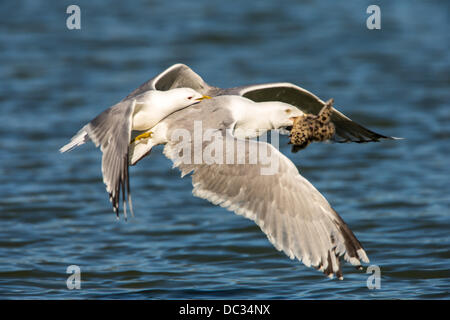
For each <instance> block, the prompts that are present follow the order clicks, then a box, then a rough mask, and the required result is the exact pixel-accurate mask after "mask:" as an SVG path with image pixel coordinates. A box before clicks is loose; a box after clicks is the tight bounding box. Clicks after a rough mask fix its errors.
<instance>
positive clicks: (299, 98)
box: [226, 82, 395, 142]
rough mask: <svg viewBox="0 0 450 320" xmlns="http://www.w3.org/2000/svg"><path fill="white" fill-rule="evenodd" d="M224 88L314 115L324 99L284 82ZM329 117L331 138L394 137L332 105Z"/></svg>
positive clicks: (345, 139)
mask: <svg viewBox="0 0 450 320" xmlns="http://www.w3.org/2000/svg"><path fill="white" fill-rule="evenodd" d="M226 91H227V92H228V93H227V94H237V95H241V96H244V97H246V98H248V99H250V100H253V101H256V102H261V101H282V102H285V103H288V104H291V105H294V106H296V107H297V108H299V109H300V110H302V111H303V112H305V113H311V114H315V115H317V114H318V113H319V111H320V110H321V109H322V107H323V106H324V105H325V102H324V101H322V100H321V99H319V98H318V97H317V96H315V95H314V94H312V93H311V92H309V91H307V90H305V89H303V88H301V87H299V86H296V85H294V84H292V83H288V82H285V83H266V84H260V85H250V86H243V87H237V88H231V89H227V90H226ZM331 121H332V122H333V124H334V126H335V128H336V134H335V137H334V141H335V142H371V141H379V140H380V139H395V138H393V137H389V136H385V135H382V134H379V133H376V132H373V131H371V130H369V129H367V128H365V127H363V126H362V125H360V124H358V123H356V122H354V121H353V120H351V119H349V118H348V117H347V116H345V115H344V114H343V113H341V112H339V111H338V110H336V109H335V108H333V111H332V114H331Z"/></svg>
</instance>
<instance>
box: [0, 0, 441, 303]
mask: <svg viewBox="0 0 450 320" xmlns="http://www.w3.org/2000/svg"><path fill="white" fill-rule="evenodd" d="M70 4H78V5H79V6H80V8H81V26H82V29H81V30H73V31H70V30H68V29H67V28H66V18H67V17H68V15H67V14H66V8H67V6H68V5H70ZM370 4H378V5H379V6H380V8H381V19H382V21H381V27H382V29H381V30H368V29H367V28H366V19H367V17H368V14H367V13H366V8H367V7H368V6H369V5H370ZM449 21H450V18H449V5H448V3H447V2H445V1H426V2H424V1H406V0H399V1H382V2H380V1H376V2H373V1H347V2H344V1H340V2H337V1H302V2H297V1H294V0H291V1H264V0H259V1H218V0H204V1H195V2H194V1H156V0H155V1H144V0H142V1H117V2H110V1H76V3H74V2H73V1H2V2H1V4H0V65H1V66H0V84H1V85H0V111H1V116H0V194H1V198H0V219H1V221H0V230H1V231H0V297H1V298H187V299H189V298H237V299H247V298H258V299H271V298H278V299H299V298H313V299H316V298H319V299H329V298H343V299H372V298H376V299H390V298H444V299H448V298H449V288H450V286H449V281H448V279H449V277H450V272H449V262H450V261H449V260H450V259H449V258H450V254H449V250H448V248H449V244H450V237H449V204H450V201H449V192H450V188H449V177H450V169H449V160H448V154H449V152H450V145H449V136H450V109H449V100H450V91H449V88H450V79H449V70H450V53H449V35H448V31H449ZM177 62H182V63H185V64H188V65H190V66H191V67H192V68H193V69H194V70H195V71H197V72H198V73H199V74H200V75H202V76H203V77H204V78H205V80H206V81H208V82H209V83H211V84H213V85H216V86H221V87H231V86H237V85H241V84H247V83H261V82H274V81H290V82H293V83H296V84H298V85H300V86H302V87H304V88H306V89H308V90H310V91H312V92H313V93H315V94H317V95H318V96H319V97H321V98H322V99H324V100H325V99H328V98H331V97H332V98H334V99H335V103H336V106H337V107H338V108H339V109H340V110H341V111H343V112H344V113H346V114H347V115H348V116H350V117H352V118H353V119H355V120H357V121H359V122H361V123H363V124H364V125H366V126H368V127H369V128H371V129H373V130H375V131H379V132H381V133H384V134H388V135H394V136H400V137H405V138H406V139H405V140H403V141H385V142H381V143H371V144H314V145H311V146H310V147H308V148H307V149H306V150H305V151H304V152H300V153H298V154H290V153H289V148H288V146H287V145H284V144H282V148H281V151H283V152H284V153H286V154H287V155H288V156H289V157H290V158H291V159H292V161H294V163H295V164H296V165H297V166H298V167H299V170H300V172H301V174H302V175H304V176H305V177H306V178H307V179H309V180H310V181H311V182H312V183H313V184H314V185H315V186H316V187H317V188H318V189H319V191H321V192H322V193H323V194H324V195H325V196H326V198H327V199H328V200H329V202H330V203H331V204H332V205H333V206H334V207H335V209H336V210H337V211H338V212H339V213H340V214H341V215H342V217H343V218H344V219H345V220H346V222H347V223H348V224H349V225H350V227H351V228H352V230H353V231H354V232H355V234H356V235H357V236H358V238H359V239H360V240H361V242H362V243H363V245H364V247H365V248H366V251H367V253H368V255H369V257H370V259H371V264H375V265H378V266H380V267H381V272H382V281H381V289H379V290H369V289H367V287H366V280H367V278H368V276H369V275H368V274H365V273H364V272H359V271H355V270H354V268H352V267H348V266H347V267H346V268H345V269H344V276H345V280H344V281H336V280H329V279H327V278H325V277H323V275H322V274H321V273H319V272H317V271H315V270H311V269H309V268H306V267H304V266H303V265H302V264H301V263H299V262H297V261H291V260H289V258H287V257H286V256H284V255H283V254H282V253H280V252H277V251H276V250H275V249H274V248H273V247H272V245H271V244H270V243H269V242H268V241H267V239H266V237H265V236H264V234H263V233H262V232H261V231H260V230H259V228H258V227H257V226H256V225H254V224H253V223H252V222H251V221H249V220H246V219H244V218H242V217H239V216H236V215H234V214H233V213H230V212H228V211H225V210H224V209H222V208H219V207H215V206H213V205H211V204H209V203H208V202H206V201H204V200H201V199H197V198H194V197H192V195H191V182H190V179H189V178H185V179H180V178H179V172H178V171H177V170H171V163H170V162H169V161H168V160H166V159H165V158H164V157H163V156H162V154H161V153H160V152H159V151H161V148H158V152H153V153H152V155H151V156H150V157H149V158H147V159H144V160H143V161H142V162H141V163H139V165H138V166H136V167H133V168H132V169H131V185H132V189H133V196H134V206H135V211H136V217H135V218H134V219H130V220H129V221H128V222H127V223H125V222H124V221H123V220H121V221H119V222H117V221H116V220H115V216H114V214H113V213H112V211H111V208H110V204H109V202H108V197H107V194H106V192H105V189H104V186H103V183H102V179H101V170H100V161H101V157H100V151H99V150H97V149H95V148H94V147H93V146H92V144H90V145H87V146H84V147H83V148H81V149H78V150H76V151H73V152H71V153H70V154H64V155H61V154H59V153H58V149H59V147H61V146H62V145H63V144H65V143H66V142H67V141H68V140H69V138H70V137H71V136H72V135H73V134H74V133H76V131H77V130H78V129H79V128H80V127H81V126H82V125H83V124H84V123H86V122H87V121H89V120H90V119H91V118H93V117H94V116H95V115H97V114H98V113H99V112H101V111H102V110H104V109H106V108H107V107H109V106H110V105H112V104H114V103H116V102H117V101H118V100H120V99H122V98H123V97H124V96H126V95H127V94H128V93H129V92H131V91H132V90H133V89H134V88H135V87H137V86H138V85H139V84H141V83H142V82H144V81H146V80H147V79H149V78H151V77H153V76H154V75H156V74H157V73H159V72H161V71H162V70H163V69H165V68H166V67H168V66H170V65H172V64H174V63H177ZM71 264H76V265H79V266H80V268H81V272H82V274H81V277H82V288H81V290H75V291H69V290H68V289H67V288H66V283H65V281H66V278H67V276H68V275H67V274H66V273H65V271H66V268H67V266H69V265H71Z"/></svg>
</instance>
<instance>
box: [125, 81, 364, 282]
mask: <svg viewBox="0 0 450 320" xmlns="http://www.w3.org/2000/svg"><path fill="white" fill-rule="evenodd" d="M184 85H185V84H184ZM304 115H305V114H304V113H303V111H301V110H300V109H298V108H296V107H295V106H292V105H289V104H286V103H283V102H279V101H275V102H254V101H252V100H250V99H247V98H245V97H241V96H233V95H223V96H217V97H214V98H212V99H208V100H203V101H201V102H200V103H198V104H195V105H192V106H190V107H188V108H185V109H181V110H179V111H176V112H174V113H172V114H171V115H169V116H168V117H166V118H165V119H163V120H161V121H159V122H158V124H157V125H156V126H154V127H153V128H152V129H151V131H152V133H153V134H152V135H151V137H145V138H143V139H140V140H136V141H133V143H132V144H131V145H130V164H132V165H134V164H136V163H137V162H138V161H139V160H141V159H142V158H143V157H144V156H145V155H146V154H147V153H148V152H150V150H151V149H152V148H153V147H154V146H156V145H164V149H163V153H164V155H165V156H166V157H167V158H169V159H170V160H172V162H173V164H174V167H177V168H178V169H179V170H180V171H181V176H182V177H184V176H186V175H188V174H191V178H192V185H193V191H192V192H193V194H194V196H197V197H200V198H203V199H206V200H208V201H210V202H211V203H213V204H214V205H219V206H221V207H224V208H226V209H228V210H230V211H234V212H235V213H236V214H238V215H242V216H244V217H246V218H248V219H251V220H253V221H254V222H255V223H256V224H257V225H258V226H259V227H260V228H261V230H262V231H263V232H264V233H265V234H266V236H267V238H268V239H269V241H270V242H271V243H272V244H273V245H274V246H275V248H276V249H278V250H279V251H283V252H284V253H285V254H287V255H288V256H289V257H290V258H291V259H295V258H296V259H298V260H300V261H301V262H303V264H304V265H306V266H308V267H313V268H315V269H317V270H320V271H322V272H324V273H325V274H326V275H327V276H329V277H330V278H332V277H334V276H336V277H337V278H338V279H343V273H342V268H341V264H340V260H341V258H343V259H344V260H345V261H347V262H349V263H350V264H352V265H354V266H356V267H357V268H362V266H361V262H365V263H368V262H369V258H368V257H367V254H366V252H365V251H364V249H363V247H362V245H361V243H360V242H359V241H358V239H357V238H356V237H355V235H354V234H353V232H352V231H351V230H350V228H349V227H348V226H347V224H346V223H345V222H344V221H343V220H342V218H341V217H340V216H339V215H338V214H337V212H336V211H335V210H334V209H333V208H332V207H331V206H330V204H329V203H328V201H327V200H326V199H325V198H324V197H323V196H322V194H321V193H320V192H319V191H318V190H317V189H316V188H315V187H314V186H313V185H312V184H311V183H310V182H309V181H308V180H306V179H305V178H304V177H302V176H301V175H300V173H299V171H298V169H297V167H296V166H295V165H294V164H293V163H292V162H291V161H290V160H289V159H288V158H287V157H286V156H284V155H283V154H282V153H281V152H280V151H279V150H277V149H276V148H275V147H274V146H273V145H271V144H269V143H266V142H263V141H258V140H254V139H252V138H255V137H256V136H259V135H261V134H262V133H264V132H267V131H270V130H277V129H278V130H281V129H285V128H288V127H291V126H292V125H293V123H294V121H295V120H296V119H297V118H298V117H304ZM199 125H201V128H202V130H203V132H206V131H207V130H210V135H209V136H210V137H211V139H206V138H201V137H202V136H203V135H200V138H201V140H200V141H198V139H197V140H196V136H197V138H198V134H196V132H195V131H196V130H197V128H198V127H199ZM183 132H184V133H187V135H186V134H185V135H183V134H182V133H183ZM205 136H206V133H205ZM205 136H203V137H205ZM239 145H240V147H239ZM230 146H231V147H230ZM236 150H240V152H235V151H236ZM251 150H258V152H256V153H252V151H251ZM208 154H209V156H208ZM230 154H231V156H230V159H231V160H232V161H229V160H230V159H228V156H229V155H230ZM256 154H258V155H260V154H266V155H269V156H268V159H267V158H266V159H263V158H261V157H260V156H257V157H256V159H255V155H256ZM198 155H200V160H198V159H197V160H195V159H196V158H199V157H198ZM252 157H253V159H252ZM225 158H226V159H225ZM238 158H240V159H241V160H242V161H239V159H238ZM274 164H276V165H275V166H274ZM269 167H274V168H276V170H273V171H272V172H267V171H264V169H268V168H269Z"/></svg>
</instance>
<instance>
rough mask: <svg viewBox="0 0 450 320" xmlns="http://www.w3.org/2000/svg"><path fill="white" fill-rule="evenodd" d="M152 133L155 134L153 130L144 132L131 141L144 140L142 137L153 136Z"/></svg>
mask: <svg viewBox="0 0 450 320" xmlns="http://www.w3.org/2000/svg"><path fill="white" fill-rule="evenodd" d="M152 134H153V132H151V131H148V132H144V133H142V134H140V135H138V136H137V137H136V138H134V139H133V140H131V142H130V143H133V142H137V141H139V140H142V139H147V138H151V137H152Z"/></svg>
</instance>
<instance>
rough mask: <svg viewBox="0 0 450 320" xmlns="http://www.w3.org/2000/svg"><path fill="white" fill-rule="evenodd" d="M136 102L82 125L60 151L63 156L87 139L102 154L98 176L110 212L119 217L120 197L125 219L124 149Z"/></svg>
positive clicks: (127, 190) (127, 191) (127, 197)
mask: <svg viewBox="0 0 450 320" xmlns="http://www.w3.org/2000/svg"><path fill="white" fill-rule="evenodd" d="M135 105H136V100H135V99H132V100H126V101H121V102H119V103H118V104H116V105H114V106H112V107H111V108H109V109H107V110H105V111H103V112H102V113H100V114H99V115H98V116H97V117H96V118H94V119H93V120H92V121H91V122H89V123H88V124H87V125H85V126H84V127H83V128H82V129H81V130H80V131H79V132H78V133H77V134H76V135H75V136H74V137H73V138H72V140H71V142H69V143H68V144H66V145H65V146H63V147H62V148H61V149H60V151H61V152H66V151H70V150H71V149H73V148H75V147H77V146H79V145H81V144H83V143H85V142H86V141H88V140H89V139H91V140H92V142H94V144H95V146H96V147H98V146H100V150H101V151H102V153H103V155H102V173H103V182H104V183H105V185H106V191H107V192H108V193H109V200H110V201H111V203H112V205H113V210H114V212H115V213H116V215H117V217H119V202H120V194H121V193H122V199H123V210H124V216H125V218H126V217H127V210H126V208H127V201H128V204H129V206H130V211H131V213H133V206H132V203H131V193H130V179H129V172H128V146H129V143H130V139H131V126H132V117H133V113H134V108H135Z"/></svg>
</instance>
